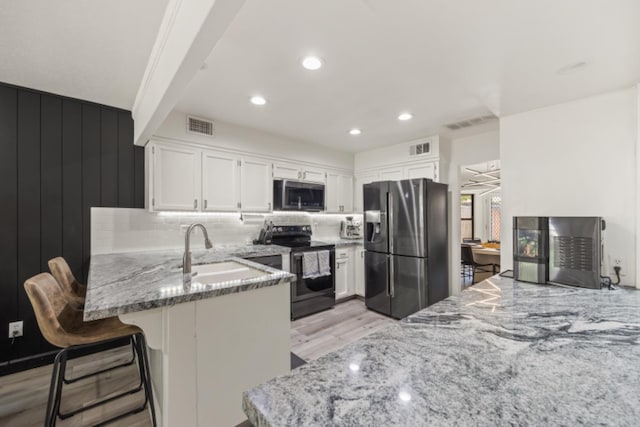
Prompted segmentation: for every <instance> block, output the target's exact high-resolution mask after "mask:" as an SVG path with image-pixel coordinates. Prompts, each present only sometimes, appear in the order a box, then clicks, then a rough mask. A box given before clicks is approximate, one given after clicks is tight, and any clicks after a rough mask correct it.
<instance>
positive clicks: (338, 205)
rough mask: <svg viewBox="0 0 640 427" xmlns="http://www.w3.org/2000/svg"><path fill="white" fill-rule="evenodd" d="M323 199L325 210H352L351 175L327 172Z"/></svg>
mask: <svg viewBox="0 0 640 427" xmlns="http://www.w3.org/2000/svg"><path fill="white" fill-rule="evenodd" d="M324 200H325V209H326V211H327V212H352V211H353V177H352V176H351V175H344V174H340V173H336V172H327V184H326V187H325V199H324Z"/></svg>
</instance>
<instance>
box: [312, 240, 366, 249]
mask: <svg viewBox="0 0 640 427" xmlns="http://www.w3.org/2000/svg"><path fill="white" fill-rule="evenodd" d="M320 240H321V241H323V242H325V243H329V244H332V245H336V248H349V247H353V246H364V241H363V240H362V238H359V239H320Z"/></svg>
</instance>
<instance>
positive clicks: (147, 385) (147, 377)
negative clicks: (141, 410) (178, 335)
mask: <svg viewBox="0 0 640 427" xmlns="http://www.w3.org/2000/svg"><path fill="white" fill-rule="evenodd" d="M136 341H137V342H138V345H139V346H140V354H139V357H140V356H142V359H143V365H144V391H145V393H146V395H147V396H146V397H147V399H148V401H149V409H150V410H151V422H152V425H153V427H156V426H157V421H156V408H155V405H154V403H153V387H152V385H151V372H150V370H149V357H148V355H147V340H146V338H145V337H144V335H143V334H138V335H137V337H136Z"/></svg>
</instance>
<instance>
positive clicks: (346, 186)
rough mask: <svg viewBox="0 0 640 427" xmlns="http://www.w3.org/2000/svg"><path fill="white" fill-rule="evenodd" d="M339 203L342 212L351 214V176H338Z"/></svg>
mask: <svg viewBox="0 0 640 427" xmlns="http://www.w3.org/2000/svg"><path fill="white" fill-rule="evenodd" d="M340 203H341V204H342V212H347V213H348V212H353V177H352V176H351V175H341V176H340Z"/></svg>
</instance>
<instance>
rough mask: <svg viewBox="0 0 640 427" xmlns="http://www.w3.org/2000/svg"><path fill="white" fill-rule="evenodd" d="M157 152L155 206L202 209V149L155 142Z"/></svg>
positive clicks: (154, 169)
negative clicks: (156, 143)
mask: <svg viewBox="0 0 640 427" xmlns="http://www.w3.org/2000/svg"><path fill="white" fill-rule="evenodd" d="M152 153H153V203H152V204H153V209H154V210H181V211H194V210H199V209H200V150H196V149H192V148H188V147H174V146H165V145H160V144H158V145H155V146H154V147H152Z"/></svg>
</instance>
